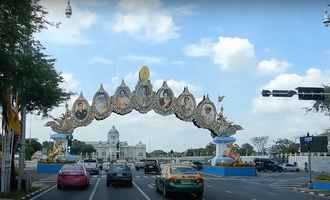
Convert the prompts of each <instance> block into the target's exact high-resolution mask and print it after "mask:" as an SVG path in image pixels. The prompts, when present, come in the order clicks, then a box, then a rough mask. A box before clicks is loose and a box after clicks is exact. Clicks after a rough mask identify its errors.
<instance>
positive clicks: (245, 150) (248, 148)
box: [238, 143, 256, 156]
mask: <svg viewBox="0 0 330 200" xmlns="http://www.w3.org/2000/svg"><path fill="white" fill-rule="evenodd" d="M238 153H239V154H240V155H242V156H245V155H246V156H251V155H253V154H255V153H256V152H255V150H254V148H253V146H252V145H251V144H249V143H244V144H242V145H241V148H240V149H239V151H238Z"/></svg>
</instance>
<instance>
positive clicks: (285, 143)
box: [270, 138, 299, 154]
mask: <svg viewBox="0 0 330 200" xmlns="http://www.w3.org/2000/svg"><path fill="white" fill-rule="evenodd" d="M270 152H271V153H272V154H280V153H298V152H299V144H296V143H294V142H293V141H291V140H289V139H286V138H284V139H281V138H279V139H277V140H276V141H275V144H274V145H272V146H271V147H270Z"/></svg>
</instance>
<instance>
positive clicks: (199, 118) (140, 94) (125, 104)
mask: <svg viewBox="0 0 330 200" xmlns="http://www.w3.org/2000/svg"><path fill="white" fill-rule="evenodd" d="M149 76H150V72H149V69H148V67H147V66H143V67H142V68H141V70H140V72H139V79H138V82H137V84H136V86H135V88H134V89H133V90H131V89H130V88H129V87H128V86H127V85H126V83H125V81H124V80H123V81H122V82H121V84H120V85H119V86H118V87H117V89H116V90H115V93H114V94H113V95H112V96H110V95H109V94H108V92H107V91H105V90H104V88H103V86H102V85H101V86H100V88H99V90H98V91H97V92H96V93H95V95H94V97H93V101H92V105H90V104H89V103H88V101H87V99H85V97H84V96H83V94H82V93H81V94H80V96H79V97H78V98H77V99H76V100H75V101H74V103H73V106H72V108H71V110H70V109H69V108H68V105H66V112H65V113H64V114H62V116H61V117H59V118H53V121H49V122H47V123H46V126H49V127H51V129H52V130H53V131H55V132H57V133H65V134H72V133H73V132H74V130H75V128H77V127H84V126H88V125H89V124H90V123H92V121H93V120H104V119H106V118H108V117H111V113H116V114H119V115H126V114H129V113H130V112H132V111H133V110H136V111H138V112H139V113H142V114H144V113H147V112H149V111H151V110H153V111H155V112H156V113H158V114H160V115H162V116H167V115H172V114H174V115H175V116H176V117H177V118H178V119H180V120H183V121H187V122H192V123H193V124H194V125H195V126H196V127H198V128H203V129H207V130H209V131H210V133H211V136H212V137H216V136H231V135H233V134H235V133H236V131H238V130H241V129H242V127H241V126H240V125H237V124H234V123H233V122H230V121H228V120H227V119H226V118H225V117H224V116H223V113H222V111H220V112H217V110H216V106H215V104H214V103H213V102H212V101H211V100H210V99H209V97H208V96H204V97H203V99H202V100H201V101H200V102H198V103H197V102H196V99H195V97H194V95H193V94H192V93H190V91H189V89H188V87H185V88H183V91H182V93H181V94H180V95H179V96H177V97H176V96H175V95H174V92H173V90H172V89H171V88H170V87H169V86H168V85H167V83H166V81H164V82H163V85H162V87H160V88H159V89H158V90H156V91H155V90H154V88H153V86H152V84H151V81H150V79H149Z"/></svg>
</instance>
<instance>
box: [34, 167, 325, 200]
mask: <svg viewBox="0 0 330 200" xmlns="http://www.w3.org/2000/svg"><path fill="white" fill-rule="evenodd" d="M133 173H134V178H133V180H134V181H133V186H132V187H129V186H121V185H117V186H110V187H109V188H108V187H106V183H105V181H106V178H105V175H102V176H98V177H95V176H94V177H92V179H91V185H90V187H89V188H88V189H86V190H79V189H78V190H77V189H70V190H64V191H60V190H57V189H56V186H54V187H52V188H50V190H49V191H46V192H45V193H42V194H41V195H40V196H37V197H35V198H33V199H38V200H66V199H72V200H105V199H107V200H109V199H115V200H130V199H132V200H154V199H155V200H160V199H164V198H163V197H162V195H161V194H159V193H157V192H156V189H155V176H153V175H148V176H145V175H144V174H143V172H142V171H138V172H136V171H134V172H133ZM290 176H291V177H290ZM283 177H285V178H283ZM303 179H305V177H303V176H301V175H295V174H293V175H291V174H264V175H261V176H258V177H246V178H242V177H214V176H207V175H206V176H205V192H204V198H203V199H205V200H218V199H225V200H245V199H246V200H259V199H260V200H266V199H267V200H279V199H280V200H285V199H290V200H318V199H320V200H323V199H328V198H326V197H319V196H313V195H310V194H305V193H300V192H296V191H293V190H292V189H290V188H291V187H293V186H295V185H294V183H296V182H297V180H303ZM171 199H180V200H185V199H191V197H188V196H173V197H171Z"/></svg>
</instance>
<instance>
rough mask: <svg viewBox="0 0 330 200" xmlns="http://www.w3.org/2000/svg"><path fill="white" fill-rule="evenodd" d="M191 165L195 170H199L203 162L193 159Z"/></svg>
mask: <svg viewBox="0 0 330 200" xmlns="http://www.w3.org/2000/svg"><path fill="white" fill-rule="evenodd" d="M192 167H193V168H195V169H196V170H201V169H203V163H201V162H199V161H194V162H192Z"/></svg>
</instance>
